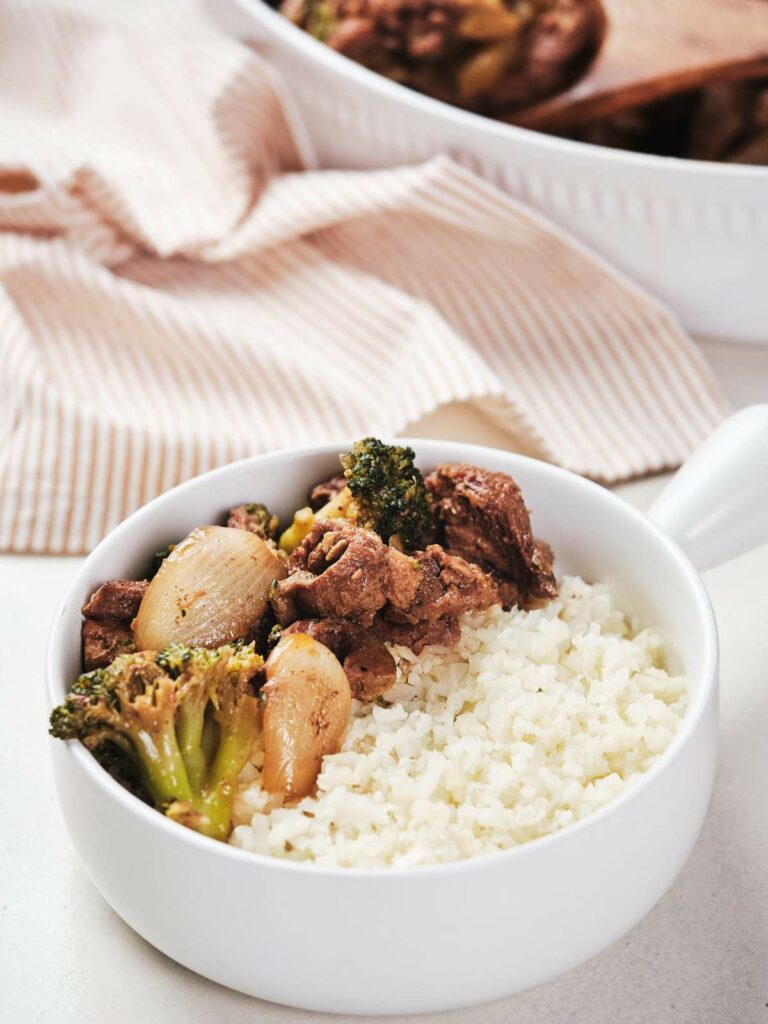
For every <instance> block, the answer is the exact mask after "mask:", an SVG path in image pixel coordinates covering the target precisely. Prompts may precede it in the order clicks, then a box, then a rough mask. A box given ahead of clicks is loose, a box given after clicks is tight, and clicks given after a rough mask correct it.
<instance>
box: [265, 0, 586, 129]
mask: <svg viewBox="0 0 768 1024" xmlns="http://www.w3.org/2000/svg"><path fill="white" fill-rule="evenodd" d="M281 10H282V13H283V14H284V15H285V16H286V17H287V18H290V20H291V21H293V22H294V23H295V24H297V25H299V26H300V27H301V28H303V29H304V30H305V31H307V32H309V33H310V35H313V36H315V38H317V39H320V40H321V41H322V42H325V43H327V45H328V46H330V47H331V48H332V49H334V50H337V51H338V52H339V53H343V54H344V55H345V56H347V57H350V58H351V59H352V60H355V61H357V62H358V63H360V64H364V65H365V66H366V67H368V68H371V69H372V70H374V71H378V72H379V73H380V74H383V75H386V76H387V77H389V78H392V79H394V80H395V81H397V82H401V83H403V84H404V85H408V86H410V87H411V88H413V89H418V90H419V91H420V92H423V93H427V94H428V95H430V96H435V97H437V98H438V99H442V100H446V101H447V102H449V103H455V104H458V105H460V106H464V107H468V108H469V109H473V110H479V111H482V112H485V113H497V114H498V113H505V112H510V111H512V110H514V109H516V108H518V107H521V106H526V105H528V104H530V103H533V102H536V101H538V100H542V99H544V98H545V97H547V96H550V95H552V94H554V93H556V92H559V91H561V90H562V89H564V88H567V87H568V86H569V85H570V84H571V83H572V82H573V81H575V80H576V79H577V78H578V77H579V76H580V75H581V74H582V73H583V71H584V70H585V69H586V67H587V66H588V64H589V62H590V61H591V59H592V57H593V56H594V55H595V53H596V52H597V49H598V47H599V45H600V42H601V39H602V35H603V32H604V28H605V19H604V15H603V11H602V6H601V4H600V2H599V0H284V2H283V4H282V7H281Z"/></svg>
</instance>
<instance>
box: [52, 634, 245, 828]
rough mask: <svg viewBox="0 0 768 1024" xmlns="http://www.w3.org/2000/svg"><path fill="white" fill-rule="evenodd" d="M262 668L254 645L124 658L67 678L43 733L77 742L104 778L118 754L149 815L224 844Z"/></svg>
mask: <svg viewBox="0 0 768 1024" xmlns="http://www.w3.org/2000/svg"><path fill="white" fill-rule="evenodd" d="M262 664H263V660H262V658H261V657H260V656H259V655H258V654H257V653H256V652H255V650H254V647H253V644H250V645H248V646H242V645H237V644H230V645H227V646H225V647H220V648H218V650H205V649H202V648H200V649H198V648H187V647H181V646H174V647H171V648H169V649H168V650H166V651H161V652H159V653H157V652H155V651H142V652H139V653H137V654H124V655H121V656H120V657H118V658H115V660H114V661H113V662H112V663H111V665H109V666H107V668H100V669H95V670H94V671H93V672H86V673H84V674H83V675H81V676H80V677H79V678H78V679H77V680H76V682H75V683H74V685H73V686H72V689H71V690H70V692H69V693H68V694H67V697H66V700H65V701H64V703H63V704H61V705H59V707H57V708H54V710H53V712H52V713H51V720H50V732H51V735H52V736H55V737H56V738H58V739H63V740H69V739H79V740H81V741H82V742H83V743H84V744H85V746H86V747H88V749H89V750H91V751H92V752H93V753H94V754H95V755H96V756H97V758H99V760H102V762H103V763H104V764H105V767H107V769H108V770H109V768H110V766H111V765H113V764H115V763H117V761H118V760H119V759H118V758H117V756H116V755H117V753H118V752H119V753H120V754H121V755H124V765H125V767H126V768H128V767H130V768H131V769H132V770H133V772H134V773H135V777H136V779H137V780H138V781H140V783H141V785H142V786H143V788H144V790H145V791H146V793H147V795H148V796H149V797H150V798H151V802H152V803H153V804H154V806H155V807H156V808H157V809H158V810H160V811H162V812H163V813H165V814H166V815H167V816H168V817H170V818H173V819H174V820H176V821H179V822H181V823H182V824H184V825H186V826H188V827H189V828H193V829H195V830H196V831H198V832H202V833H203V834H204V835H208V836H212V837H213V838H215V839H222V840H224V839H227V837H228V836H229V833H230V830H231V819H232V804H233V801H234V797H235V791H236V786H237V778H238V776H239V774H240V772H241V771H242V769H243V767H244V765H245V763H246V761H247V760H248V756H249V754H250V753H251V750H252V749H253V745H254V742H255V740H256V738H257V736H258V733H259V721H260V716H259V701H258V697H257V695H256V692H255V689H254V687H253V685H252V680H253V677H254V676H255V675H256V673H257V672H258V670H259V669H260V668H261V666H262ZM113 774H115V773H114V772H113ZM123 774H125V775H126V777H127V776H128V775H129V774H130V772H128V771H126V772H124V773H123ZM118 778H119V776H118ZM121 781H122V780H121Z"/></svg>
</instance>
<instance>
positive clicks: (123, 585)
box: [82, 580, 149, 672]
mask: <svg viewBox="0 0 768 1024" xmlns="http://www.w3.org/2000/svg"><path fill="white" fill-rule="evenodd" d="M148 586H149V582H148V581H147V580H108V581H107V582H106V583H102V584H101V586H100V587H98V588H97V589H96V590H95V591H94V592H93V594H91V597H90V599H89V600H88V602H87V603H86V604H85V605H84V606H83V615H84V620H83V628H82V640H83V667H84V668H85V671H86V672H90V671H91V669H94V668H104V667H105V666H106V665H109V663H110V662H111V661H113V660H114V659H115V658H116V657H117V656H118V654H127V653H128V652H130V651H133V650H135V648H134V645H133V634H132V632H131V622H132V621H133V619H134V618H135V617H136V613H137V612H138V610H139V605H140V604H141V599H142V598H143V597H144V594H145V593H146V590H147V587H148Z"/></svg>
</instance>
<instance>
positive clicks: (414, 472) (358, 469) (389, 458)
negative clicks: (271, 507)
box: [319, 437, 431, 548]
mask: <svg viewBox="0 0 768 1024" xmlns="http://www.w3.org/2000/svg"><path fill="white" fill-rule="evenodd" d="M414 458H415V453H414V451H413V449H412V448H401V447H399V446H397V445H390V444H384V442H383V441H379V440H378V439H377V438H375V437H364V438H363V439H362V440H360V441H356V442H355V444H354V445H353V446H352V450H351V451H350V452H347V454H346V455H342V456H341V464H342V466H343V467H344V475H345V477H346V479H347V487H348V488H349V492H350V494H351V497H352V501H351V503H350V504H351V506H352V507H351V508H350V509H349V510H348V512H347V513H345V514H346V516H347V517H348V518H350V519H352V520H354V521H355V522H357V523H359V525H360V526H364V527H366V528H367V529H370V530H375V531H376V533H378V534H379V536H380V537H382V539H383V540H385V541H388V540H390V538H392V537H398V538H399V539H400V541H401V542H402V544H403V545H404V547H406V548H416V547H419V545H420V544H421V542H422V539H423V537H424V535H425V534H426V533H427V531H428V529H429V526H430V522H431V497H430V494H429V492H428V491H427V488H426V487H425V485H424V478H423V477H422V475H421V473H420V471H419V470H418V469H417V468H416V466H415V465H414V463H413V460H414ZM319 514H322V513H319Z"/></svg>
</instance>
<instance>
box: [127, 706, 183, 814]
mask: <svg viewBox="0 0 768 1024" xmlns="http://www.w3.org/2000/svg"><path fill="white" fill-rule="evenodd" d="M131 738H132V739H133V742H134V745H135V746H136V750H137V752H138V755H139V760H140V763H141V768H142V772H143V774H144V776H145V779H146V784H147V787H148V789H149V791H150V793H151V794H152V797H153V799H154V800H155V802H156V803H158V804H163V803H167V802H168V801H169V800H189V798H190V797H191V796H192V787H191V786H190V784H189V776H188V775H187V769H186V767H185V765H184V759H183V757H182V756H181V751H180V750H179V745H178V742H177V740H176V731H175V729H174V728H173V723H168V724H166V725H164V726H163V728H162V729H160V730H159V731H158V732H156V733H155V734H154V735H152V734H150V733H149V732H147V730H146V729H142V728H138V729H135V730H132V733H131Z"/></svg>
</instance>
